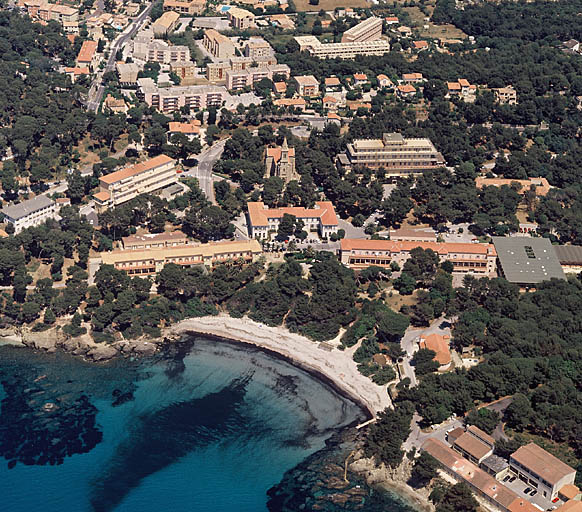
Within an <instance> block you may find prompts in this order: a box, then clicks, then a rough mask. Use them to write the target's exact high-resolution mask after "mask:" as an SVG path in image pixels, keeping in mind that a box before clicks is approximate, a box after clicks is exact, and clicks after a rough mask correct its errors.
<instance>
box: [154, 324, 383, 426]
mask: <svg viewBox="0 0 582 512" xmlns="http://www.w3.org/2000/svg"><path fill="white" fill-rule="evenodd" d="M194 333H195V334H201V335H204V334H207V335H210V336H216V337H220V338H225V339H230V340H233V341H240V342H243V343H248V344H250V345H254V346H256V347H259V348H263V349H266V350H270V351H273V352H276V353H278V354H280V355H281V356H283V357H285V358H286V359H288V360H290V361H291V362H294V363H296V364H297V365H298V366H300V367H302V368H304V369H306V370H308V371H309V370H310V371H313V372H316V373H319V374H321V375H323V376H324V377H326V378H327V379H329V380H330V381H331V382H333V384H334V385H335V386H336V387H337V388H338V390H340V391H342V392H344V393H345V394H346V395H348V396H349V397H351V398H352V399H353V400H356V401H357V402H359V403H360V404H362V405H364V406H365V407H366V408H367V409H368V410H369V412H370V413H371V414H372V415H373V416H374V417H375V416H376V415H377V413H378V412H380V411H383V410H384V409H385V408H386V407H392V402H391V400H390V396H389V395H388V391H387V387H386V386H378V385H377V384H374V383H373V382H372V380H371V379H370V378H369V377H365V376H364V375H362V374H361V373H360V372H359V371H358V368H357V365H356V363H355V361H354V360H353V359H352V351H349V350H346V351H342V350H339V349H338V348H337V347H336V346H334V345H332V342H329V343H328V342H326V343H323V344H322V343H319V342H316V341H312V340H310V339H308V338H306V337H305V336H301V335H299V334H295V333H292V332H289V331H288V330H287V329H285V328H284V327H268V326H266V325H264V324H261V323H258V322H255V321H253V320H251V319H249V318H246V317H244V318H232V317H230V316H228V315H226V314H220V315H219V316H207V317H201V318H189V319H186V320H182V321H181V322H179V323H177V324H174V325H172V326H169V327H168V328H166V329H165V331H164V335H165V336H169V337H175V336H181V335H186V334H194Z"/></svg>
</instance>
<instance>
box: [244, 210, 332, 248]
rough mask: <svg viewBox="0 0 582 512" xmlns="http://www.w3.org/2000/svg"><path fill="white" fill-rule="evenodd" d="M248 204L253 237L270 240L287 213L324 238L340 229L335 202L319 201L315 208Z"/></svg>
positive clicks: (249, 223) (250, 228)
mask: <svg viewBox="0 0 582 512" xmlns="http://www.w3.org/2000/svg"><path fill="white" fill-rule="evenodd" d="M247 206H248V220H249V222H248V227H249V236H250V237H252V238H258V239H266V240H268V239H269V238H270V234H271V233H276V232H277V231H278V229H279V224H280V222H281V219H282V218H283V215H285V214H287V215H293V216H294V217H295V218H297V219H301V220H302V221H303V223H304V229H305V231H307V232H309V231H318V232H319V234H320V236H322V237H324V238H327V237H329V236H331V235H332V234H334V233H337V231H338V226H339V223H338V218H337V215H336V213H335V209H334V207H333V204H331V202H329V201H318V202H316V203H315V208H302V207H286V208H267V207H266V206H265V204H264V203H262V202H249V203H248V204H247Z"/></svg>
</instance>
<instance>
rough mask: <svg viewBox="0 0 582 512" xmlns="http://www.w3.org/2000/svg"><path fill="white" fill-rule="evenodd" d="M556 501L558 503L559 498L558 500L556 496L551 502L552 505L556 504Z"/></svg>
mask: <svg viewBox="0 0 582 512" xmlns="http://www.w3.org/2000/svg"><path fill="white" fill-rule="evenodd" d="M558 501H560V498H558V497H557V496H556V497H555V498H554V499H553V500H552V503H558Z"/></svg>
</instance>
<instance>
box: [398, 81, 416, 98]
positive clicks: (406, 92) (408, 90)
mask: <svg viewBox="0 0 582 512" xmlns="http://www.w3.org/2000/svg"><path fill="white" fill-rule="evenodd" d="M396 93H397V94H398V96H400V97H401V98H409V97H411V96H414V95H415V94H416V89H415V88H414V85H410V84H405V85H399V86H398V87H397V88H396Z"/></svg>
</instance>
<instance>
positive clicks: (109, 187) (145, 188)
mask: <svg viewBox="0 0 582 512" xmlns="http://www.w3.org/2000/svg"><path fill="white" fill-rule="evenodd" d="M177 181H178V178H177V174H176V160H174V159H173V158H170V157H169V156H166V155H159V156H156V157H155V158H151V159H150V160H146V161H145V162H142V163H139V164H136V165H134V166H132V167H127V168H126V169H121V170H120V171H116V172H113V173H111V174H107V175H105V176H102V177H101V178H99V192H98V193H97V194H94V195H93V197H94V198H95V203H96V204H97V207H98V209H99V210H101V211H103V210H104V209H105V208H108V207H112V206H118V205H120V204H123V203H125V202H127V201H129V200H131V199H133V198H134V197H137V196H138V195H140V194H151V193H153V192H157V191H159V190H160V189H162V188H164V187H168V186H170V185H173V184H174V183H176V182H177Z"/></svg>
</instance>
